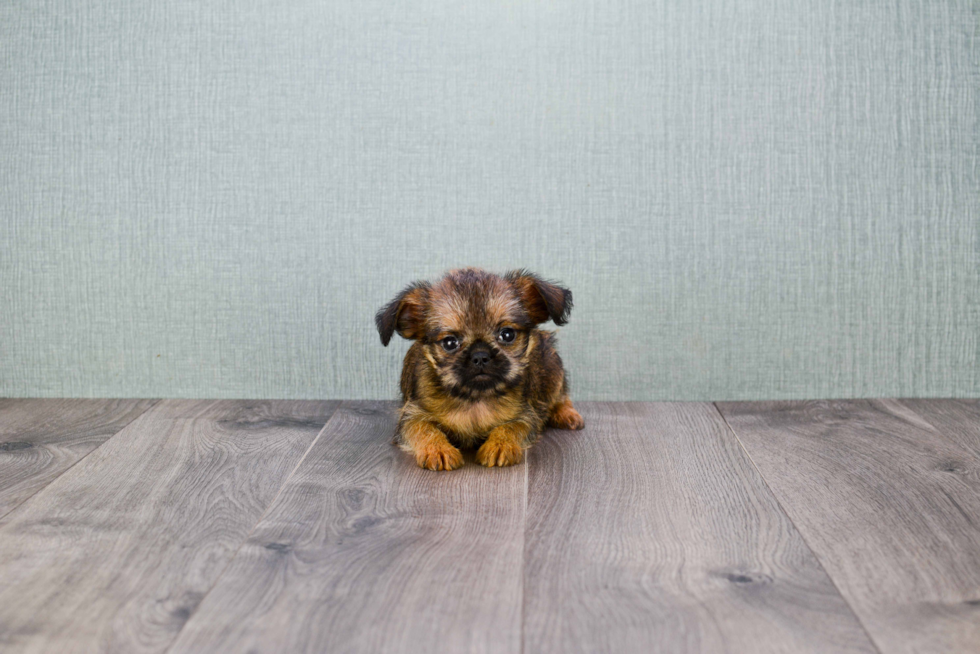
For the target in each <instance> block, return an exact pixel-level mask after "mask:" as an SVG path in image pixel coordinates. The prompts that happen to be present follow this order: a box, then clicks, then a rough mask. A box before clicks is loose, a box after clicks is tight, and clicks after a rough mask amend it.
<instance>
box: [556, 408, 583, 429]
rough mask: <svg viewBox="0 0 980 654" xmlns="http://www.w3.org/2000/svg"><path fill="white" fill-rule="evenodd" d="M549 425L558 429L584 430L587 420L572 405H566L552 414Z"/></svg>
mask: <svg viewBox="0 0 980 654" xmlns="http://www.w3.org/2000/svg"><path fill="white" fill-rule="evenodd" d="M548 424H549V425H550V426H552V427H557V428H558V429H584V428H585V419H584V418H583V417H582V414H580V413H579V412H578V411H576V410H575V409H574V408H573V407H572V405H571V404H570V403H569V404H565V405H563V406H561V407H560V408H559V409H558V410H557V411H555V412H554V413H553V414H551V420H549V421H548Z"/></svg>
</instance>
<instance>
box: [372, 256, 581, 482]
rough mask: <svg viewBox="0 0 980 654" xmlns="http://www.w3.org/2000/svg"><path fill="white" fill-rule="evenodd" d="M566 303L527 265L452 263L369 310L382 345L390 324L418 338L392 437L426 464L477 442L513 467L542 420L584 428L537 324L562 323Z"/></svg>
mask: <svg viewBox="0 0 980 654" xmlns="http://www.w3.org/2000/svg"><path fill="white" fill-rule="evenodd" d="M571 309H572V293H571V291H569V290H568V289H566V288H562V287H561V286H558V285H556V284H553V283H550V282H546V281H543V280H541V279H539V278H538V277H536V276H535V275H532V274H531V273H528V272H527V271H524V270H515V271H511V272H509V273H507V274H506V275H504V276H503V277H499V276H497V275H494V274H491V273H488V272H485V271H483V270H480V269H478V268H463V269H461V270H451V271H450V272H448V273H446V276H445V277H443V278H442V279H441V280H439V281H438V282H436V283H435V284H430V283H428V282H416V283H414V284H412V285H410V286H409V287H408V288H406V289H405V290H403V291H402V292H401V293H399V294H398V296H397V297H396V298H395V299H394V300H392V301H391V302H390V303H389V304H388V305H387V306H385V307H383V308H382V309H381V310H380V311H378V313H377V315H376V316H375V322H376V323H377V325H378V332H379V333H380V334H381V342H382V343H383V344H384V345H386V346H387V345H388V343H389V342H390V341H391V336H392V334H393V333H394V332H395V331H397V332H398V333H399V334H400V335H401V336H402V337H404V338H407V339H411V340H414V341H415V343H413V344H412V347H411V348H409V350H408V353H407V354H406V355H405V362H404V366H403V368H402V377H401V391H402V402H403V404H402V407H401V409H400V410H399V417H398V431H397V432H396V434H395V441H394V442H395V443H396V444H397V445H399V446H400V447H401V448H402V449H403V450H405V451H407V452H410V453H412V454H414V455H415V461H416V462H417V463H418V464H419V465H420V466H422V467H423V468H428V469H430V470H454V469H456V468H459V467H460V466H462V465H463V456H462V454H460V451H459V449H457V446H458V447H472V446H475V445H477V444H480V443H482V445H480V449H479V450H478V451H477V453H476V460H477V462H479V463H481V464H482V465H485V466H510V465H514V464H515V463H520V462H521V459H522V458H523V456H524V450H525V449H526V448H528V447H529V446H530V445H531V444H532V443H533V442H534V441H535V440H536V438H537V437H538V435H539V434H540V433H541V430H542V429H543V428H544V427H545V426H551V427H558V428H560V429H582V427H584V426H585V421H584V420H582V416H581V415H579V413H578V411H576V410H575V407H573V406H572V401H571V400H570V399H569V397H568V382H567V381H566V379H565V370H564V368H563V367H562V363H561V358H560V357H559V356H558V352H556V351H555V335H554V333H553V332H548V331H543V330H540V329H538V328H537V325H538V324H540V323H543V322H545V321H547V320H549V319H550V320H553V321H554V322H555V324H556V325H564V324H565V323H566V322H567V320H568V314H569V312H570V311H571Z"/></svg>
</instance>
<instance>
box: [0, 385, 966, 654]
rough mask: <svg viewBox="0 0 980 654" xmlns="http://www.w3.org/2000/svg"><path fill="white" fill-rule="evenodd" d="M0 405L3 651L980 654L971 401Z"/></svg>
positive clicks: (110, 402) (64, 402)
mask: <svg viewBox="0 0 980 654" xmlns="http://www.w3.org/2000/svg"><path fill="white" fill-rule="evenodd" d="M394 408H395V405H394V404H393V403H386V402H301V401H190V400H164V401H152V400H13V399H11V400H0V651H3V652H7V653H10V652H58V653H63V652H98V651H115V652H172V653H178V652H208V653H210V652H514V653H517V652H527V653H532V652H533V653H538V652H543V653H550V652H554V653H566V652H616V653H620V652H644V653H646V652H684V651H697V652H810V651H814V652H815V651H824V652H882V653H892V652H895V653H897V652H973V653H975V652H980V402H978V401H975V400H901V401H899V400H857V401H828V402H771V403H735V404H725V403H721V404H717V405H715V404H709V403H605V402H603V403H582V404H580V405H579V409H580V411H581V412H582V414H583V415H584V416H585V419H586V423H587V426H586V429H585V430H583V431H580V432H560V431H549V432H546V433H545V435H544V437H543V438H542V440H541V441H540V442H539V443H538V444H537V445H536V446H535V447H534V448H532V449H531V450H530V452H529V456H528V460H527V462H526V463H525V464H524V465H520V466H516V467H513V468H505V469H496V468H495V469H486V468H482V467H480V466H478V465H476V464H474V463H473V461H472V455H469V458H468V465H466V466H465V467H464V468H463V469H462V470H459V471H455V472H446V473H434V472H429V471H425V470H422V469H420V468H417V467H416V466H415V465H414V463H413V462H412V461H411V460H410V459H409V457H408V456H407V455H406V454H404V453H403V452H401V451H399V450H397V449H396V448H394V447H393V446H392V445H391V444H390V436H391V433H392V430H393V428H394V414H393V410H394Z"/></svg>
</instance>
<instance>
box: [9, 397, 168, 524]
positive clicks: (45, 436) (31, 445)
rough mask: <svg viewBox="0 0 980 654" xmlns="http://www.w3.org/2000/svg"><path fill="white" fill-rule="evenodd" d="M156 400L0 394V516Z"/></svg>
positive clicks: (47, 482) (74, 462)
mask: <svg viewBox="0 0 980 654" xmlns="http://www.w3.org/2000/svg"><path fill="white" fill-rule="evenodd" d="M156 402H157V400H89V399H4V400H0V518H2V517H3V516H5V515H6V514H8V513H10V511H12V510H13V509H14V508H15V507H17V506H18V505H19V504H20V503H21V502H23V501H24V500H26V499H27V498H29V497H30V496H31V495H33V494H34V493H36V492H38V491H39V490H41V489H42V488H44V487H45V486H47V485H48V484H50V483H51V482H52V481H53V480H55V479H57V477H58V475H60V474H61V473H63V472H64V471H65V470H67V469H68V468H70V467H72V466H73V465H75V464H76V463H77V462H78V461H79V460H80V459H82V457H84V456H85V455H86V454H88V453H89V452H91V451H92V450H94V449H95V448H97V447H98V446H99V445H101V444H102V443H104V442H105V441H106V440H108V439H109V438H110V437H111V436H112V435H113V434H115V433H116V432H118V431H119V430H120V429H122V428H123V427H125V426H126V425H128V424H129V423H130V422H132V421H133V420H135V419H136V418H137V417H138V416H139V415H140V414H141V413H143V412H144V411H146V410H147V409H149V408H150V407H152V406H153V405H154V404H155V403H156Z"/></svg>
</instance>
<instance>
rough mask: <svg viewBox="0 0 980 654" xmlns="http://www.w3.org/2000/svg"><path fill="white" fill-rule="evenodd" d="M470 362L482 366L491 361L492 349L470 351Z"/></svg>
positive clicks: (478, 366)
mask: <svg viewBox="0 0 980 654" xmlns="http://www.w3.org/2000/svg"><path fill="white" fill-rule="evenodd" d="M470 363H472V364H473V365H474V366H476V367H477V368H482V367H484V366H485V365H487V364H488V363H490V350H484V349H482V348H481V349H479V350H474V351H472V352H470Z"/></svg>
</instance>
